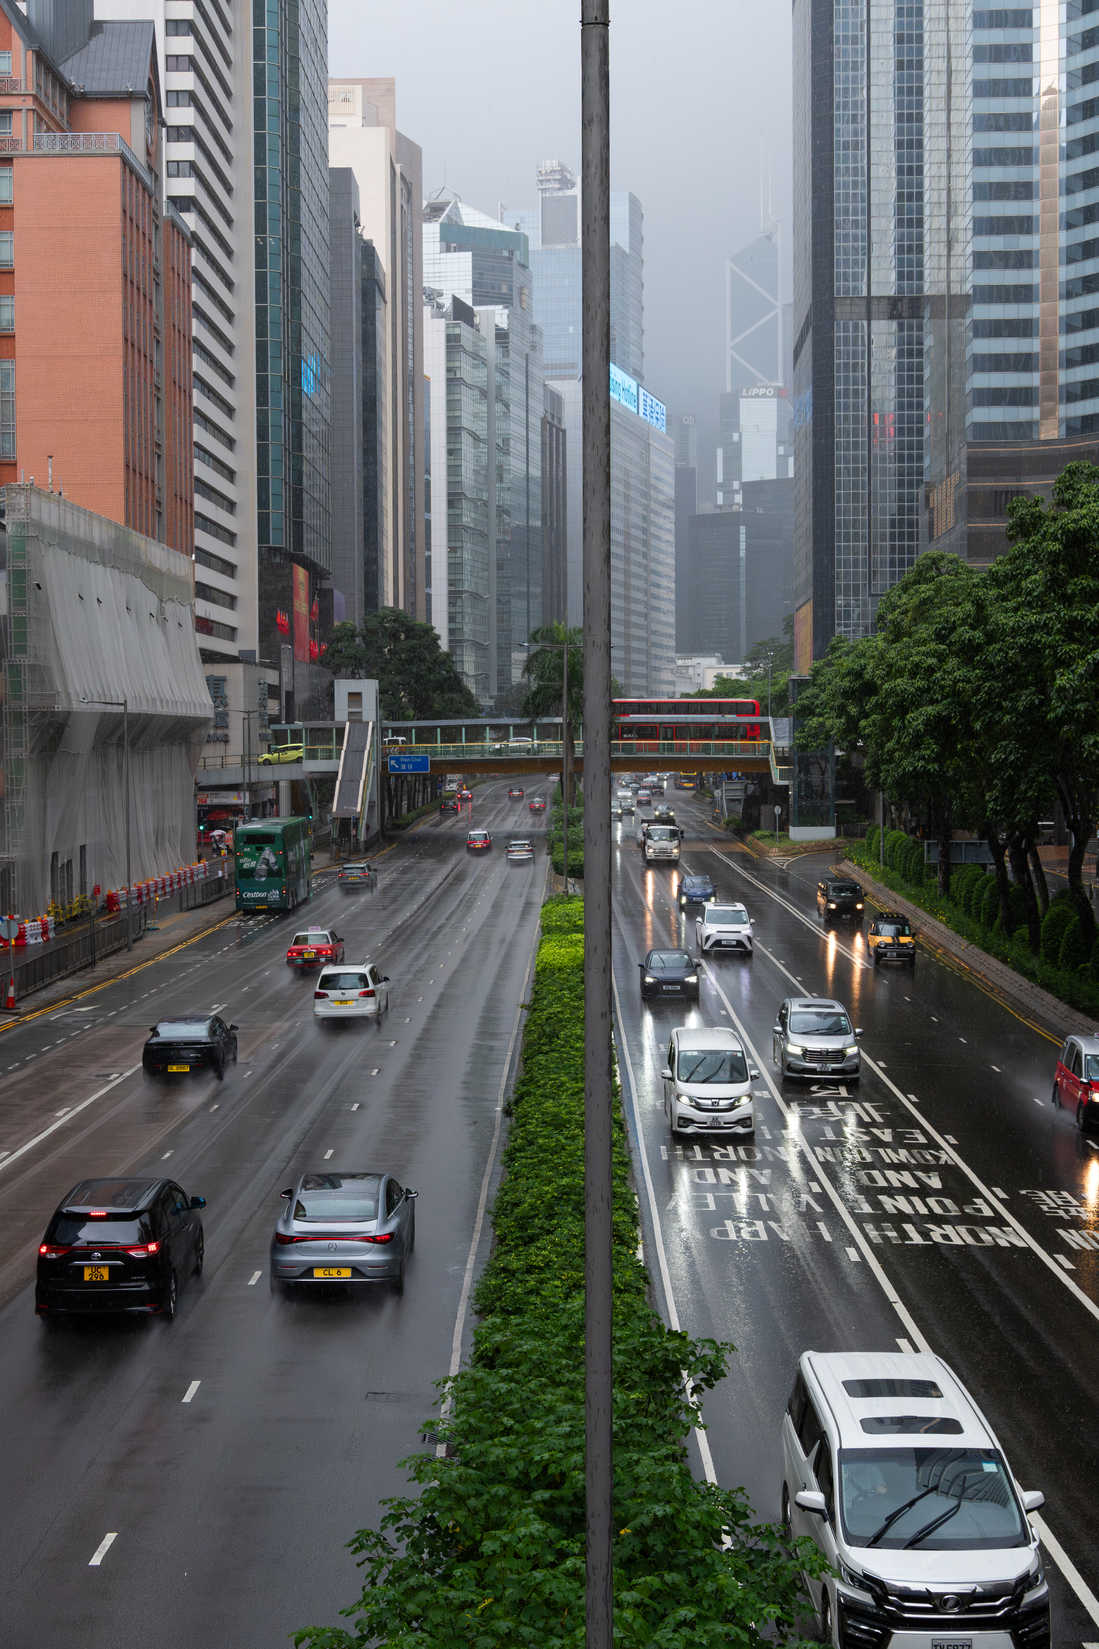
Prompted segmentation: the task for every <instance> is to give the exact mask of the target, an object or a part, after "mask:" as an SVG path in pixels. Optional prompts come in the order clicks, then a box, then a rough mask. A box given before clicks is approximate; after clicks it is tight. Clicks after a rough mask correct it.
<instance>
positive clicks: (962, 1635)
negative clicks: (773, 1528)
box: [782, 1351, 1050, 1649]
mask: <svg viewBox="0 0 1099 1649" xmlns="http://www.w3.org/2000/svg"><path fill="white" fill-rule="evenodd" d="M782 1459H783V1479H782V1518H783V1522H784V1523H785V1524H786V1525H787V1527H788V1529H789V1531H790V1533H791V1534H792V1535H795V1536H797V1535H805V1536H808V1538H809V1539H810V1540H811V1541H812V1542H813V1543H814V1545H815V1546H816V1547H817V1548H818V1549H819V1550H820V1552H821V1554H822V1555H823V1557H824V1559H825V1561H826V1563H827V1565H828V1573H827V1574H825V1575H817V1576H814V1577H813V1578H808V1577H807V1584H808V1587H809V1592H810V1595H811V1597H812V1601H813V1605H814V1607H815V1609H816V1611H817V1617H818V1620H819V1622H820V1636H821V1641H822V1642H824V1643H830V1644H837V1645H838V1644H845V1645H846V1644H851V1645H853V1644H880V1645H882V1646H883V1649H884V1646H890V1649H900V1646H902V1645H903V1649H936V1646H937V1645H943V1646H946V1645H949V1649H963V1645H967V1646H968V1649H1012V1646H1013V1645H1017V1644H1024V1643H1025V1644H1033V1645H1034V1646H1035V1649H1049V1643H1050V1617H1049V1592H1048V1589H1047V1587H1046V1582H1045V1579H1044V1577H1043V1574H1042V1563H1041V1558H1040V1556H1039V1552H1038V1541H1037V1538H1036V1536H1035V1534H1034V1531H1033V1529H1032V1528H1031V1526H1030V1522H1029V1520H1028V1517H1027V1513H1028V1512H1035V1511H1037V1510H1038V1508H1039V1507H1040V1506H1041V1505H1042V1504H1043V1501H1044V1497H1043V1495H1042V1494H1041V1493H1040V1492H1039V1491H1038V1490H1031V1491H1029V1492H1027V1491H1024V1490H1022V1489H1020V1488H1019V1486H1018V1484H1017V1483H1016V1481H1015V1479H1014V1477H1013V1476H1012V1474H1011V1470H1010V1468H1009V1467H1008V1464H1007V1462H1006V1460H1005V1459H1004V1456H1003V1451H1002V1450H1001V1448H1000V1445H999V1443H998V1442H997V1440H996V1437H995V1436H994V1434H993V1432H992V1428H991V1427H990V1426H989V1423H988V1421H987V1420H986V1419H985V1417H984V1415H983V1414H982V1413H981V1411H980V1409H979V1408H978V1407H977V1405H976V1404H975V1403H974V1401H973V1399H972V1398H971V1397H970V1396H969V1394H968V1393H967V1392H966V1390H965V1388H964V1387H963V1386H962V1384H961V1382H960V1381H959V1380H958V1378H957V1376H956V1375H955V1374H954V1373H953V1372H952V1371H951V1369H949V1368H948V1367H947V1365H946V1364H945V1363H944V1362H943V1361H942V1359H941V1358H939V1357H934V1356H932V1355H931V1354H930V1353H929V1352H904V1351H890V1352H876V1351H875V1352H820V1351H807V1352H805V1353H804V1354H803V1355H802V1357H801V1359H800V1361H799V1363H798V1372H797V1378H796V1379H795V1381H794V1389H793V1391H792V1392H791V1394H790V1400H789V1403H788V1404H787V1408H786V1414H785V1417H784V1419H783V1422H782Z"/></svg>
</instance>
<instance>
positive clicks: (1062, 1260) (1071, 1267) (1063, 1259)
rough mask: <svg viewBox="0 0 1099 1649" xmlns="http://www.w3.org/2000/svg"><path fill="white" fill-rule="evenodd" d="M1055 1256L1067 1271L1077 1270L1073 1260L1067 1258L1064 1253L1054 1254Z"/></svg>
mask: <svg viewBox="0 0 1099 1649" xmlns="http://www.w3.org/2000/svg"><path fill="white" fill-rule="evenodd" d="M1053 1258H1054V1259H1055V1260H1056V1261H1057V1264H1058V1265H1059V1266H1061V1267H1062V1268H1063V1269H1064V1270H1065V1271H1075V1270H1076V1267H1075V1266H1074V1265H1073V1263H1072V1261H1071V1260H1070V1259H1066V1257H1065V1255H1064V1254H1054V1256H1053Z"/></svg>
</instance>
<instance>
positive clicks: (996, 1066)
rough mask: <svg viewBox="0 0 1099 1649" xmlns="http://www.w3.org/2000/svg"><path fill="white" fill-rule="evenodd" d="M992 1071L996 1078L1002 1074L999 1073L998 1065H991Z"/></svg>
mask: <svg viewBox="0 0 1099 1649" xmlns="http://www.w3.org/2000/svg"><path fill="white" fill-rule="evenodd" d="M992 1069H993V1070H994V1071H995V1072H996V1075H997V1076H1003V1074H1004V1073H1003V1072H1002V1071H1001V1069H1000V1067H999V1066H998V1065H993V1066H992Z"/></svg>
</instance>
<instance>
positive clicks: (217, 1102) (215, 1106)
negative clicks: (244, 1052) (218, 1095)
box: [210, 1071, 250, 1111]
mask: <svg viewBox="0 0 1099 1649" xmlns="http://www.w3.org/2000/svg"><path fill="white" fill-rule="evenodd" d="M244 1074H245V1076H248V1075H250V1072H248V1071H245V1073H244ZM220 1104H221V1100H220V1099H217V1100H215V1101H214V1103H213V1104H212V1105H211V1107H210V1109H211V1111H216V1110H217V1108H218V1106H219V1105H220Z"/></svg>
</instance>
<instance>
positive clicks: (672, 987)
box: [660, 985, 679, 996]
mask: <svg viewBox="0 0 1099 1649" xmlns="http://www.w3.org/2000/svg"><path fill="white" fill-rule="evenodd" d="M660 989H661V990H662V991H667V992H668V994H669V995H671V996H674V995H675V994H677V993H678V991H679V986H678V985H661V987H660Z"/></svg>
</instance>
